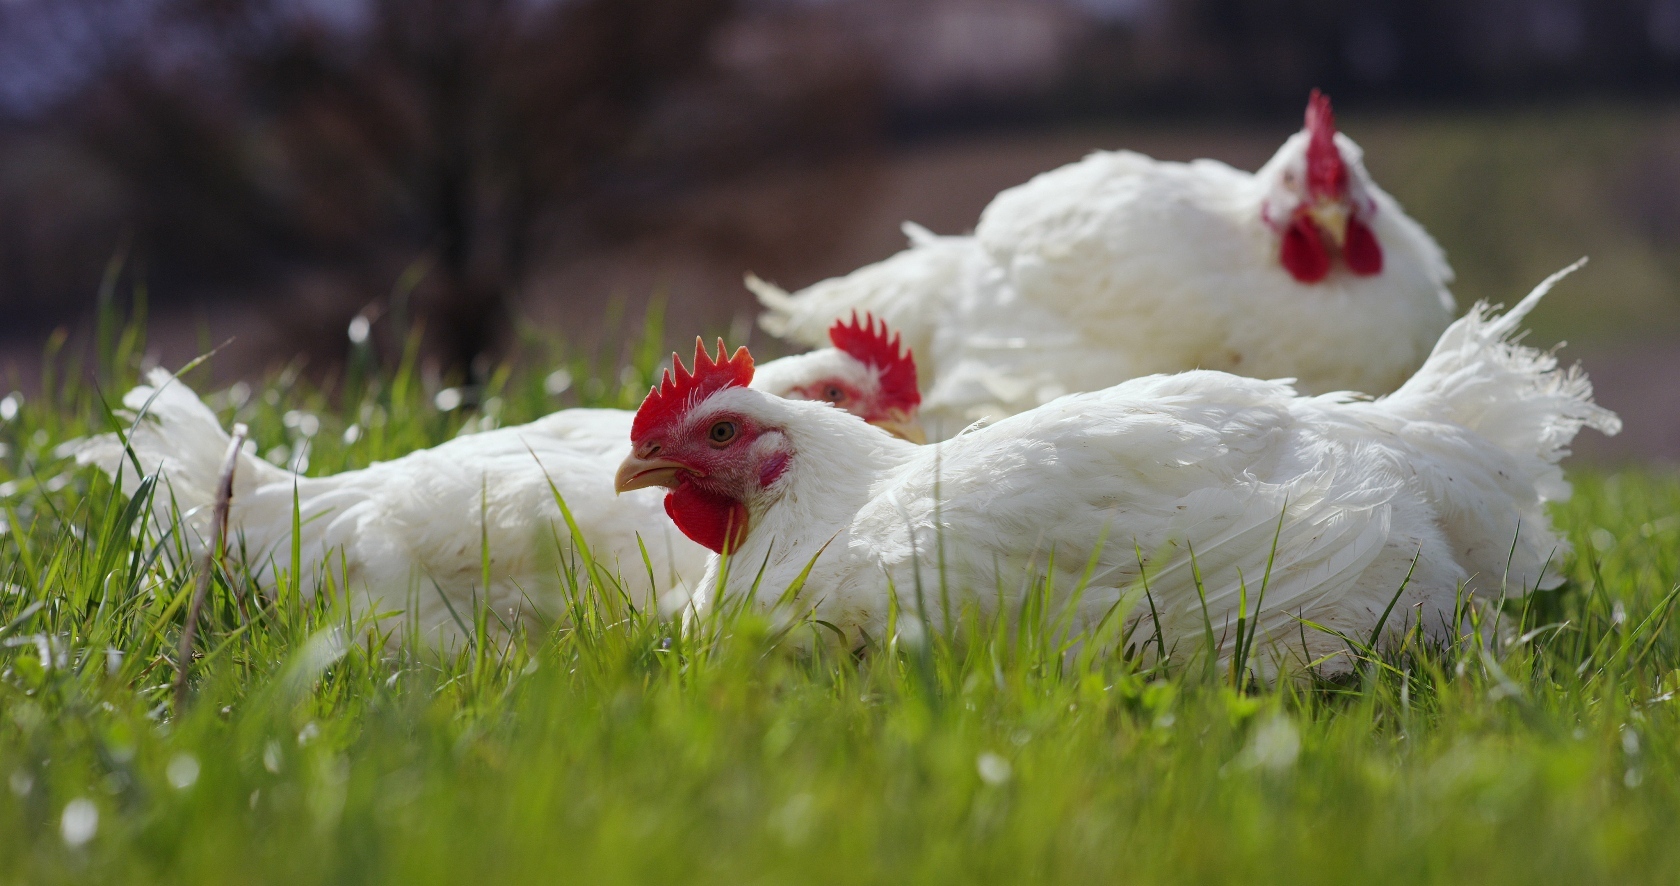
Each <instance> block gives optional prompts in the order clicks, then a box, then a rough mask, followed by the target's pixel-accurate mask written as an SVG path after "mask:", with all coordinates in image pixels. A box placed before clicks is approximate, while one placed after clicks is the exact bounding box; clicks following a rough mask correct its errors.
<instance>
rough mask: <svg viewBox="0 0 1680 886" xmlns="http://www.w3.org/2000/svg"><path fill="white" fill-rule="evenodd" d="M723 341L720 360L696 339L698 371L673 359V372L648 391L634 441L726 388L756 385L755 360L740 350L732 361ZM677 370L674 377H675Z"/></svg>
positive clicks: (634, 425) (635, 425)
mask: <svg viewBox="0 0 1680 886" xmlns="http://www.w3.org/2000/svg"><path fill="white" fill-rule="evenodd" d="M726 353H727V351H726V350H725V349H724V346H723V339H721V338H720V339H718V343H717V357H716V358H713V357H712V355H711V354H708V353H706V343H705V342H704V341H701V340H700V339H699V338H695V339H694V371H693V372H689V371H688V367H686V366H684V365H683V362H682V358H681V357H679V356H677V355H676V354H672V355H671V363H672V368H671V369H667V370H665V374H664V376H662V377H661V378H660V380H659V384H657V385H654V387H653V390H651V391H648V395H647V399H646V400H643V401H642V405H641V408H639V409H637V410H636V420H635V422H634V423H632V424H631V425H630V439H631V440H641V439H642V438H643V437H645V436H647V435H648V434H649V433H650V432H652V431H653V430H654V429H655V428H657V427H659V426H660V425H663V424H665V423H666V422H668V421H671V420H672V419H675V418H676V417H678V416H680V415H682V414H683V413H684V412H686V411H688V408H689V407H691V406H693V405H694V404H695V403H698V402H700V401H701V400H704V399H705V398H706V397H708V396H710V395H711V394H713V393H715V392H717V391H721V390H723V389H724V388H733V387H743V388H744V387H746V386H747V385H749V384H751V383H752V377H753V359H752V354H749V353H747V349H746V348H744V347H743V348H736V349H735V353H734V354H730V355H729V356H728V357H725V356H724V355H725V354H726ZM673 370H674V374H673Z"/></svg>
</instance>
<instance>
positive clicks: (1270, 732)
mask: <svg viewBox="0 0 1680 886" xmlns="http://www.w3.org/2000/svg"><path fill="white" fill-rule="evenodd" d="M1300 755H1301V733H1300V732H1298V731H1296V729H1295V724H1294V723H1292V722H1290V720H1289V718H1288V717H1286V716H1284V715H1282V714H1276V715H1274V716H1273V717H1271V719H1268V720H1266V721H1265V722H1264V723H1261V724H1260V725H1259V726H1258V727H1256V728H1255V730H1254V735H1253V736H1251V737H1250V738H1249V740H1248V747H1246V748H1243V752H1242V763H1243V766H1245V767H1247V768H1249V769H1267V770H1270V771H1272V772H1282V771H1284V770H1286V769H1288V768H1289V767H1291V766H1294V765H1295V758H1296V757H1298V756H1300Z"/></svg>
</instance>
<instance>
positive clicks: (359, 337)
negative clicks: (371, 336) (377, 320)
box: [344, 314, 373, 345]
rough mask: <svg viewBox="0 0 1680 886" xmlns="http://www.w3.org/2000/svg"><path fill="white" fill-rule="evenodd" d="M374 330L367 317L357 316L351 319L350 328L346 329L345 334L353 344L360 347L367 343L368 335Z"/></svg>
mask: <svg viewBox="0 0 1680 886" xmlns="http://www.w3.org/2000/svg"><path fill="white" fill-rule="evenodd" d="M372 328H373V324H371V323H369V322H368V318H367V317H365V316H363V315H361V314H357V315H356V316H354V317H352V318H350V328H349V329H346V330H345V331H344V332H345V334H346V335H348V336H350V343H351V344H353V345H360V344H366V343H367V340H368V333H369V332H370V331H372Z"/></svg>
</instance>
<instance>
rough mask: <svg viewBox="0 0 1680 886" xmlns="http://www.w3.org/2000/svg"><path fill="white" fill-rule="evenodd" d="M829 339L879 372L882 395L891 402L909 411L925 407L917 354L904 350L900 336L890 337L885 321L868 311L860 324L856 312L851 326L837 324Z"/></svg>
mask: <svg viewBox="0 0 1680 886" xmlns="http://www.w3.org/2000/svg"><path fill="white" fill-rule="evenodd" d="M828 340H829V341H831V342H833V343H834V346H835V347H837V348H839V349H840V350H842V351H844V352H846V354H847V355H849V356H850V357H851V358H852V359H854V360H857V361H858V362H859V363H862V364H864V365H865V366H869V367H871V368H873V369H875V370H876V371H877V372H879V373H880V378H881V394H882V395H883V396H884V397H886V399H887V402H888V403H890V404H892V405H895V406H899V407H902V408H906V409H913V408H915V407H917V406H920V405H922V395H921V392H920V391H918V390H916V355H915V354H914V353H913V352H911V351H910V350H909V349H907V348H904V346H903V342H902V340H901V339H900V337H899V335H898V333H896V332H895V333H893V334H892V336H891V337H890V338H889V337H888V335H887V324H886V321H884V320H877V319H876V318H875V316H874V315H872V314H869V313H867V312H866V313H865V314H864V315H863V320H862V322H859V321H858V315H857V311H853V312H852V319H851V322H850V323H848V322H846V321H845V320H836V321H834V325H833V326H830V327H829V328H828Z"/></svg>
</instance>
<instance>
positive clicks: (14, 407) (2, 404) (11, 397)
mask: <svg viewBox="0 0 1680 886" xmlns="http://www.w3.org/2000/svg"><path fill="white" fill-rule="evenodd" d="M22 405H23V396H22V395H20V394H15V393H14V394H7V395H6V397H5V399H3V400H0V421H11V420H12V419H14V418H17V414H18V407H19V406H22Z"/></svg>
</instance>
